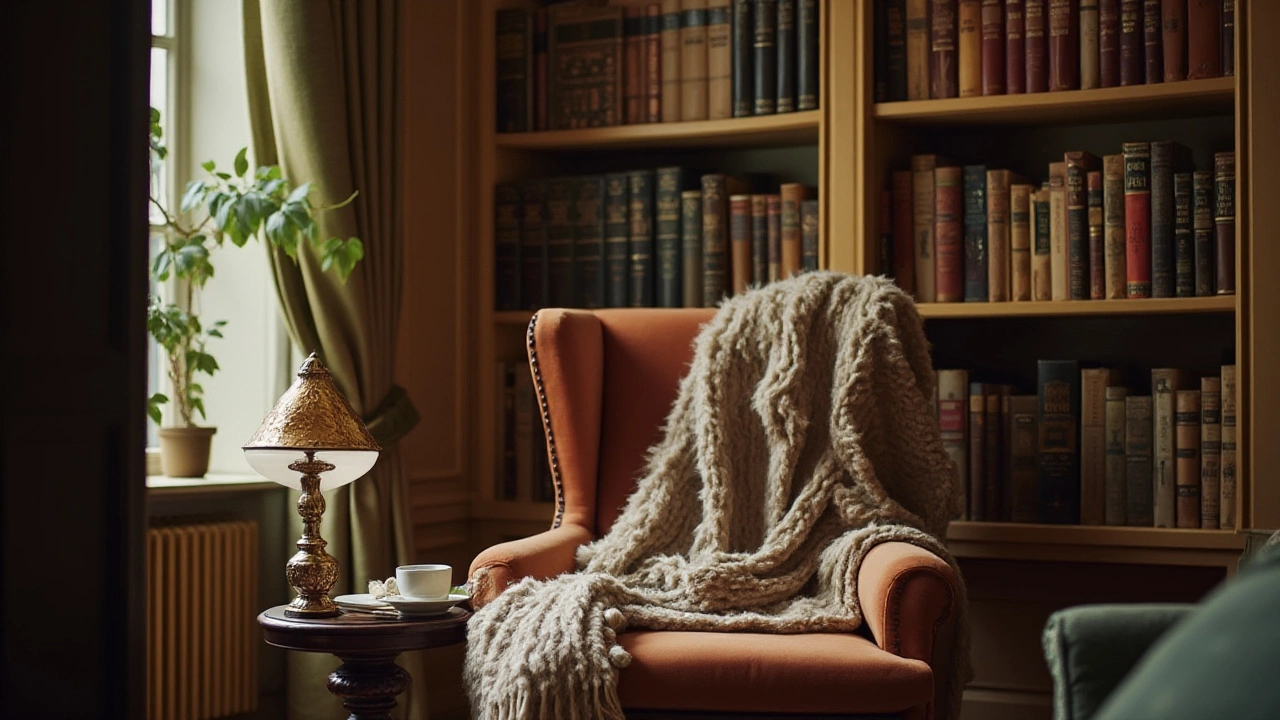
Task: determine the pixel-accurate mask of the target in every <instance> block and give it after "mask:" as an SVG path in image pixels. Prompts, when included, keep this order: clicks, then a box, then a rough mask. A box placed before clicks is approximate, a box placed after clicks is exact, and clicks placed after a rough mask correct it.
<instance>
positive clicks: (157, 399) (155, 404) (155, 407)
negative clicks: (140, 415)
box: [147, 393, 169, 425]
mask: <svg viewBox="0 0 1280 720" xmlns="http://www.w3.org/2000/svg"><path fill="white" fill-rule="evenodd" d="M167 402H169V398H168V397H166V396H165V395H163V394H161V393H156V394H155V395H152V396H151V397H149V398H147V415H148V416H149V417H150V418H151V420H152V421H154V422H155V424H157V425H159V424H160V419H161V416H160V406H161V405H164V404H165V403H167Z"/></svg>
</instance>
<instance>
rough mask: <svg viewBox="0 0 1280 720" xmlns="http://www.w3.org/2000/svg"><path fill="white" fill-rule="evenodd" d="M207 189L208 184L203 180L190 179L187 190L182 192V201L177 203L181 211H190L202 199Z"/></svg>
mask: <svg viewBox="0 0 1280 720" xmlns="http://www.w3.org/2000/svg"><path fill="white" fill-rule="evenodd" d="M207 189H208V184H207V183H205V181H204V180H192V181H191V182H189V183H187V191H186V192H185V193H183V194H182V202H181V203H180V204H179V205H178V208H179V209H180V210H181V211H182V212H188V211H190V210H191V209H192V208H194V207H196V206H197V205H199V204H200V203H201V202H203V201H204V196H205V192H206V190H207Z"/></svg>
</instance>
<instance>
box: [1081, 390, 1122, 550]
mask: <svg viewBox="0 0 1280 720" xmlns="http://www.w3.org/2000/svg"><path fill="white" fill-rule="evenodd" d="M1116 377H1117V374H1116V373H1115V371H1114V370H1112V369H1111V368H1085V369H1084V370H1081V371H1080V389H1081V395H1080V523H1081V524H1082V525H1103V524H1105V521H1106V508H1107V404H1106V401H1107V386H1108V385H1112V384H1114V383H1115V381H1116Z"/></svg>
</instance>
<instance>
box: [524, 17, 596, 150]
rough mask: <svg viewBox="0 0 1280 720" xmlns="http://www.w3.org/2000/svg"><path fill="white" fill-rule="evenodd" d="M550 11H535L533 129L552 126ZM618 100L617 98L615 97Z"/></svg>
mask: <svg viewBox="0 0 1280 720" xmlns="http://www.w3.org/2000/svg"><path fill="white" fill-rule="evenodd" d="M548 20H549V18H548V12H547V10H546V8H538V9H537V10H536V11H534V13H533V129H534V130H546V129H548V128H550V127H551V115H550V113H551V103H550V94H551V93H550V88H549V87H548V81H547V80H548V78H547V69H548V64H547V51H548V49H549V45H548V40H547V23H548ZM615 102H616V98H615Z"/></svg>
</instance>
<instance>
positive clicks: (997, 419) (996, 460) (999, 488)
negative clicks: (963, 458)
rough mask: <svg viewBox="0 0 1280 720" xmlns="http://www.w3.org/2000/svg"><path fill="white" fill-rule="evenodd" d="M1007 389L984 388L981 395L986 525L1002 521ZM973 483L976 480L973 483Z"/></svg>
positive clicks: (990, 386)
mask: <svg viewBox="0 0 1280 720" xmlns="http://www.w3.org/2000/svg"><path fill="white" fill-rule="evenodd" d="M1008 394H1009V387H1008V386H1007V385H993V384H988V385H987V386H986V395H985V396H984V399H985V405H986V424H985V426H984V427H983V438H984V440H985V442H986V448H985V450H984V452H985V453H986V462H985V463H984V465H983V467H984V469H985V477H984V478H983V479H982V482H983V484H984V485H985V486H986V487H985V488H984V489H983V491H982V497H983V504H984V510H983V513H984V515H983V517H985V518H986V520H987V521H989V522H1000V521H1002V520H1004V515H1003V512H1002V509H1003V505H1004V502H1003V501H1004V475H1005V465H1006V458H1007V457H1008V455H1007V454H1006V453H1005V448H1004V436H1005V433H1004V413H1003V400H1004V397H1006V396H1008ZM975 482H976V481H975Z"/></svg>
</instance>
